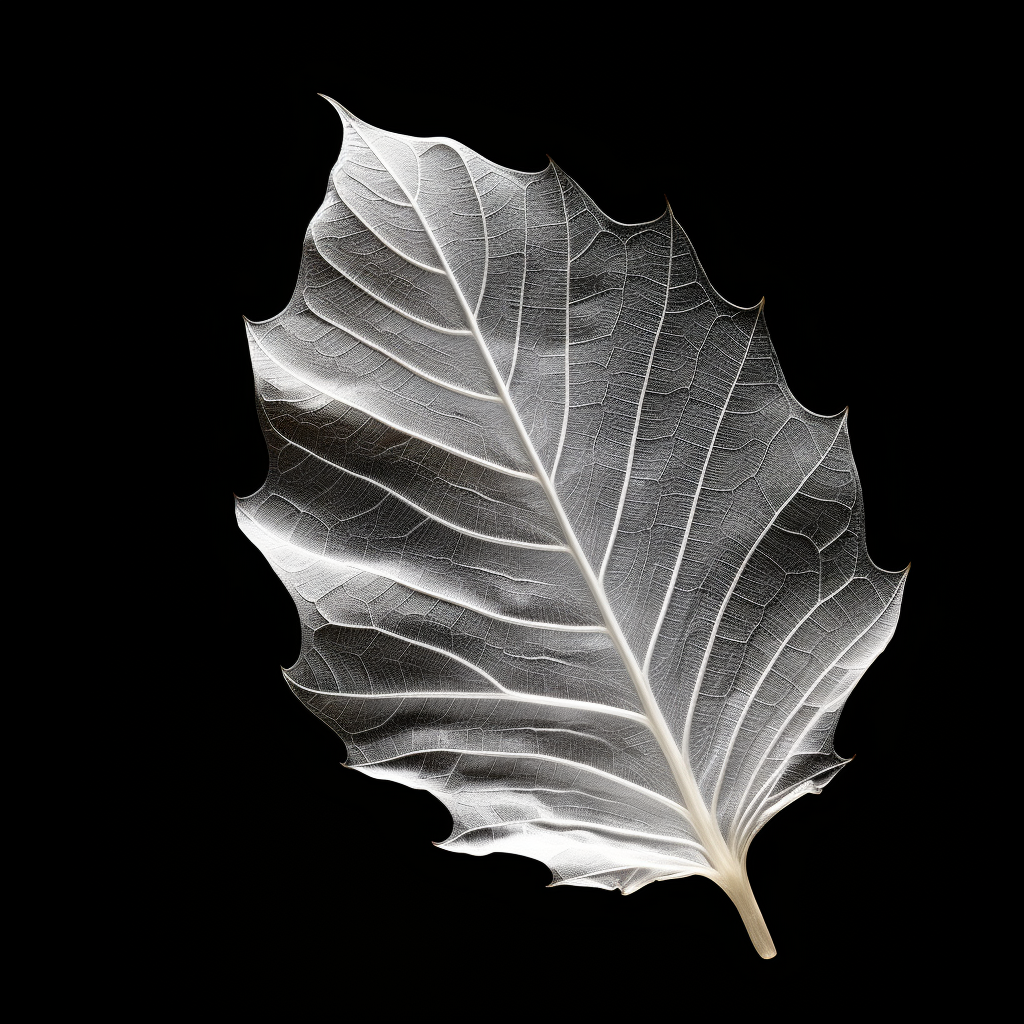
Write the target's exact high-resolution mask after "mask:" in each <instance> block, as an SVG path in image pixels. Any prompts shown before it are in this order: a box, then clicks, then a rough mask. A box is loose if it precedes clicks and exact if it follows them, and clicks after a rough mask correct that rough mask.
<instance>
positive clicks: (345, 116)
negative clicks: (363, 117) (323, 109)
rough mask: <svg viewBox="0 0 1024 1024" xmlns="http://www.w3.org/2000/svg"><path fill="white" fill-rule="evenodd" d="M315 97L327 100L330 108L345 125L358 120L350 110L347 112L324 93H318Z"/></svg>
mask: <svg viewBox="0 0 1024 1024" xmlns="http://www.w3.org/2000/svg"><path fill="white" fill-rule="evenodd" d="M317 96H319V97H320V98H321V99H325V100H327V102H328V103H330V105H331V106H332V107H334V109H335V110H336V111H337V112H338V116H339V117H340V118H341V120H342V123H345V122H347V121H358V120H359V118H358V117H356V116H355V114H353V113H352V111H351V110H348V109H346V108H345V107H343V106H342V105H341V104H340V103H339V102H338V101H337V100H335V99H332V98H331V97H330V96H328V95H327V94H326V93H322V92H318V93H317Z"/></svg>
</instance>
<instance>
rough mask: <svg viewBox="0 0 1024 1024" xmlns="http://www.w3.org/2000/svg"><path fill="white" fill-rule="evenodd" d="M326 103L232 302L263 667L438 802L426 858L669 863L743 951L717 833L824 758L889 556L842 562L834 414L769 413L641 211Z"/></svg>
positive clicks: (749, 354)
mask: <svg viewBox="0 0 1024 1024" xmlns="http://www.w3.org/2000/svg"><path fill="white" fill-rule="evenodd" d="M331 102H332V103H333V101H331ZM334 105H335V106H336V107H337V109H338V111H339V113H340V114H341V116H342V120H343V122H344V125H345V138H344V145H343V148H342V151H341V156H340V158H339V161H338V163H337V164H336V166H335V168H334V170H333V172H332V175H331V181H330V184H329V186H328V192H327V196H326V198H325V200H324V202H323V204H322V206H321V207H320V209H319V211H318V212H317V214H316V216H315V217H314V219H313V222H312V224H311V226H310V229H309V231H308V232H307V235H306V240H305V245H304V250H303V257H302V265H301V268H300V272H299V280H298V284H297V286H296V289H295V292H294V294H293V296H292V298H291V300H290V301H289V303H288V305H287V307H286V308H285V310H284V311H283V312H282V313H281V314H280V315H279V316H276V317H273V318H271V319H269V320H266V321H263V322H261V323H250V322H248V321H247V332H248V336H249V343H250V350H251V355H252V362H253V368H254V372H255V378H256V387H257V396H258V406H259V413H260V418H261V422H262V425H263V429H264V432H265V435H266V439H267V444H268V447H269V449H270V472H269V475H268V478H267V481H266V483H265V484H264V486H263V487H262V488H261V489H260V490H259V491H258V492H257V493H256V494H254V495H252V496H251V497H249V498H246V499H242V500H239V502H238V506H237V508H238V517H239V522H240V524H241V526H242V528H243V529H244V530H245V532H246V533H247V535H248V536H249V537H250V538H251V539H252V541H253V542H254V543H255V544H256V545H257V546H258V547H259V548H260V549H261V550H262V551H263V553H264V554H265V555H266V557H267V558H268V560H269V561H270V562H271V564H272V565H273V567H274V569H275V570H276V571H277V573H278V575H279V576H280V577H281V579H282V580H283V581H284V583H285V585H286V586H287V588H288V590H289V591H290V593H291V594H292V596H293V598H294V600H295V602H296V604H297V606H298V609H299V615H300V619H301V623H302V648H301V652H300V655H299V658H298V660H297V662H296V663H295V665H294V666H293V667H292V668H290V669H288V670H287V671H286V673H285V676H286V679H287V680H288V682H289V685H290V686H291V687H292V689H293V691H294V692H295V693H296V695H297V696H298V697H299V698H300V699H301V700H302V701H303V702H304V703H305V704H306V706H307V707H309V708H310V709H311V710H312V711H314V712H315V713H316V714H317V715H319V716H320V717H321V718H322V719H323V720H324V721H326V722H327V723H328V724H329V725H331V727H332V728H334V729H335V730H336V731H337V732H338V733H339V735H341V737H342V738H343V739H344V740H345V742H346V744H347V746H348V751H349V761H348V764H349V765H350V766H351V767H353V768H357V769H359V770H361V771H363V772H365V773H367V774H369V775H372V776H376V777H379V778H386V779H391V780H394V781H399V782H402V783H404V784H406V785H408V786H413V787H415V788H420V789H426V790H429V791H430V792H431V793H433V794H434V795H435V796H436V797H438V799H440V800H441V801H442V802H443V803H444V804H445V806H446V807H447V808H448V810H449V812H450V813H451V815H452V818H453V820H454V829H453V831H452V835H451V837H450V838H449V839H448V840H446V841H445V842H444V843H442V844H440V845H442V846H443V847H444V848H445V849H449V850H456V851H460V852H465V853H472V854H476V855H481V854H487V853H491V852H495V851H504V852H510V853H518V854H522V855H524V856H528V857H532V858H535V859H537V860H540V861H542V862H543V863H545V864H546V865H547V866H548V867H549V868H550V869H551V872H552V875H553V879H554V884H573V885H588V886H596V887H600V888H605V889H615V888H618V889H621V890H622V891H623V892H633V891H635V890H636V889H638V888H640V887H641V886H643V885H646V884H647V883H648V882H652V881H656V880H659V879H668V878H680V877H684V876H686V875H691V874H703V875H706V876H708V877H709V878H711V879H712V880H713V881H715V882H716V883H717V884H718V885H719V886H721V887H722V888H723V889H724V890H725V891H726V892H727V893H728V894H729V896H730V897H731V898H732V899H733V901H734V903H735V904H736V906H737V908H738V910H739V912H740V914H741V916H742V918H743V920H744V923H745V924H746V926H747V929H748V931H749V933H750V937H751V939H752V941H753V943H754V945H755V947H756V948H757V950H758V952H759V953H761V955H762V956H773V955H774V946H773V945H772V941H771V938H770V936H769V934H768V931H767V928H766V926H765V924H764V921H763V919H762V917H761V914H760V911H759V909H758V907H757V903H756V901H755V899H754V896H753V894H752V892H751V890H750V886H749V884H748V882H747V877H746V870H745V862H746V856H747V851H748V848H749V845H750V842H751V840H752V838H753V836H754V835H755V834H756V833H757V831H758V830H759V829H760V828H761V827H762V826H763V825H764V824H765V822H766V821H768V819H769V818H770V817H771V816H772V815H774V814H775V813H776V812H777V811H778V810H780V809H781V808H782V807H784V806H785V805H786V804H788V803H790V802H792V801H793V800H795V799H797V798H798V797H800V796H802V795H804V794H805V793H811V792H820V790H821V788H822V787H823V786H824V785H825V784H826V783H827V782H828V781H829V780H830V779H831V778H832V777H833V776H834V775H835V773H836V772H837V771H838V770H839V768H840V767H842V765H843V764H844V763H845V762H844V760H843V759H842V758H840V757H839V756H838V755H837V754H836V753H835V751H834V749H833V744H832V737H833V733H834V730H835V726H836V722H837V719H838V716H839V713H840V711H841V710H842V707H843V703H844V702H845V700H846V698H847V696H848V695H849V693H850V691H851V690H852V688H853V687H854V685H855V684H856V682H857V680H858V679H859V678H860V676H861V674H862V673H863V672H864V670H865V669H866V668H867V666H868V665H869V664H870V663H871V661H872V660H874V658H875V657H876V656H877V655H878V653H879V652H880V651H881V650H882V649H883V648H884V646H885V644H886V643H887V642H888V640H889V638H890V636H891V635H892V632H893V630H894V628H895V625H896V619H897V616H898V612H899V605H900V599H901V596H902V592H903V584H904V580H905V575H906V574H905V573H889V572H885V571H883V570H881V569H879V568H878V567H877V566H875V565H874V564H873V563H872V562H871V560H870V558H869V557H868V554H867V549H866V546H865V542H864V530H863V510H862V505H861V496H860V486H859V482H858V478H857V473H856V469H855V467H854V464H853V460H852V456H851V453H850V446H849V436H848V433H847V427H846V414H845V412H844V413H841V414H839V415H837V416H819V415H816V414H814V413H811V412H809V411H808V410H806V409H804V408H803V407H802V406H801V405H800V404H799V403H798V402H797V401H796V400H795V398H794V397H793V396H792V394H791V393H790V391H789V389H788V387H787V386H786V383H785V380H784V378H783V376H782V373H781V371H780V369H779V366H778V361H777V358H776V355H775V352H774V349H773V348H772V345H771V342H770V340H769V337H768V333H767V329H766V328H765V324H764V318H763V315H762V314H763V308H762V307H763V303H762V304H761V305H759V306H756V307H753V308H750V309H740V308H738V307H736V306H733V305H731V304H730V303H728V302H726V301H725V300H724V299H722V298H721V297H720V296H719V295H718V294H717V293H716V292H715V291H714V290H713V289H712V287H711V285H710V283H709V282H708V280H707V277H706V276H705V274H704V271H703V269H702V268H701V266H700V264H699V263H698V261H697V259H696V256H695V255H694V253H693V251H692V247H691V246H690V243H689V241H688V239H687V238H686V235H685V234H684V233H683V230H682V228H681V227H680V226H679V224H678V223H677V222H676V220H675V218H674V217H673V215H672V212H671V210H668V209H666V211H665V213H664V214H663V215H662V216H661V217H660V218H658V219H657V220H655V221H651V222H650V223H647V224H640V225H625V224H620V223H617V222H615V221H612V220H610V219H609V218H608V217H606V216H605V215H603V214H602V213H601V212H600V211H599V210H598V209H597V208H596V207H595V206H594V204H593V203H592V201H591V200H590V199H589V198H588V197H587V196H586V195H585V194H584V193H583V192H582V191H581V190H580V189H579V187H578V186H577V185H576V184H575V182H573V181H572V180H571V179H570V178H568V177H567V176H566V175H565V174H564V173H563V172H562V171H561V170H559V169H558V168H557V167H556V166H555V165H554V164H550V165H549V166H548V167H547V168H546V169H545V170H543V171H541V172H538V173H535V174H527V173H521V172H517V171H511V170H508V169H507V168H503V167H499V166H497V165H494V164H492V163H490V162H488V161H487V160H485V159H483V158H482V157H480V156H478V155H477V154H475V153H473V152H472V151H470V150H468V149H467V148H466V147H464V146H462V145H460V144H459V143H456V142H453V141H451V140H448V139H416V138H411V137H407V136H400V135H394V134H391V133H388V132H384V131H381V130H379V129H377V128H373V127H371V126H370V125H367V124H365V123H363V122H362V121H360V120H358V119H357V118H355V117H353V116H352V115H351V114H349V113H348V112H347V111H345V110H344V109H343V108H341V107H340V106H338V105H337V104H334Z"/></svg>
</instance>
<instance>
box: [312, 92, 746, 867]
mask: <svg viewBox="0 0 1024 1024" xmlns="http://www.w3.org/2000/svg"><path fill="white" fill-rule="evenodd" d="M332 102H333V101H332ZM346 113H347V112H346ZM349 124H350V125H351V121H350V122H349ZM352 128H353V130H355V125H352ZM360 138H361V139H362V141H363V142H364V143H365V145H366V146H367V147H368V148H369V149H370V151H371V152H372V153H373V155H374V156H375V157H376V158H377V159H378V160H379V161H380V163H381V166H382V167H383V168H384V169H385V170H386V171H387V172H388V174H390V175H391V178H392V179H393V180H394V182H395V184H397V185H398V187H399V188H400V189H401V190H402V192H403V193H404V195H405V196H406V198H407V199H408V200H409V205H410V206H411V207H412V210H413V211H414V213H415V214H416V216H417V218H418V219H419V221H420V223H421V224H422V225H423V230H424V231H425V232H426V235H427V238H429V239H430V244H431V245H432V246H433V248H434V251H435V252H436V253H437V257H438V259H439V260H440V261H441V266H442V267H443V268H444V272H445V275H446V276H447V278H448V281H449V283H450V284H451V287H452V291H453V292H454V293H455V296H456V298H457V299H458V302H459V305H460V307H461V308H462V313H463V316H464V317H465V320H466V323H467V324H468V325H469V327H470V331H471V332H472V334H473V337H474V338H475V339H476V342H477V346H478V347H479V349H480V353H481V355H482V356H483V359H484V362H485V363H486V365H487V369H488V372H489V373H490V375H491V379H492V381H493V383H494V387H495V389H496V390H497V393H498V395H499V397H500V398H501V400H502V402H503V404H504V406H505V408H506V409H507V410H508V414H509V418H510V419H511V420H512V423H513V425H514V426H515V428H516V432H517V433H518V435H519V439H520V442H521V443H522V445H523V449H524V450H525V452H526V453H527V456H528V457H529V459H530V462H531V464H532V465H533V469H534V473H535V474H536V476H537V479H538V481H539V482H540V485H541V487H542V488H543V489H544V494H545V496H546V497H547V499H548V503H549V504H550V506H551V509H552V511H553V512H554V514H555V518H556V519H557V520H558V524H559V526H560V527H561V529H562V533H563V535H564V537H565V539H566V545H567V546H568V548H569V550H570V552H571V553H572V555H573V558H574V559H575V560H576V563H577V565H578V566H579V569H580V572H581V573H582V574H583V578H584V579H585V580H586V583H587V586H588V587H589V589H590V593H591V595H592V596H593V598H594V602H595V603H596V604H597V607H598V609H599V611H600V613H601V616H602V618H603V620H604V623H605V627H606V629H607V630H608V633H609V635H610V636H611V638H612V642H613V643H614V644H615V647H616V649H617V650H618V652H619V657H620V658H621V660H622V663H623V666H624V667H625V669H626V671H627V672H628V673H629V677H630V680H631V681H632V683H633V686H634V688H635V690H636V693H637V696H638V697H639V698H640V704H641V706H642V708H643V710H644V714H645V715H646V717H647V720H648V726H649V728H650V730H651V732H652V733H653V734H654V737H655V739H656V740H657V741H658V745H659V746H660V747H661V751H662V754H663V755H664V757H665V760H666V762H667V763H668V765H669V768H670V769H671V771H672V777H673V779H674V780H675V783H676V787H677V788H678V790H679V793H680V796H681V797H682V802H683V806H684V807H685V808H686V809H687V810H688V811H689V812H690V815H691V817H690V825H691V827H693V828H694V830H695V831H696V833H697V838H698V839H699V840H700V842H701V845H702V846H703V847H704V850H705V852H706V853H707V855H708V859H709V860H710V862H711V865H712V867H713V868H714V869H716V871H718V872H719V873H720V875H722V876H723V877H724V878H729V879H734V878H736V877H737V876H739V877H742V876H743V869H742V866H741V865H740V864H739V862H738V861H737V859H736V857H735V856H734V855H733V853H732V851H731V850H730V849H729V847H728V846H727V844H726V842H725V839H724V838H723V836H722V833H721V831H720V830H719V828H718V826H717V825H716V824H715V822H714V821H713V820H712V818H711V815H710V813H709V811H708V808H707V807H706V805H705V804H704V801H703V799H702V798H701V795H700V790H699V789H698V788H697V783H696V781H695V779H694V777H693V773H692V771H691V770H690V765H689V760H688V758H686V756H685V755H684V754H683V752H682V751H681V750H680V749H679V748H678V747H677V746H676V744H675V743H674V742H673V740H672V734H671V732H670V731H669V728H668V723H667V722H666V721H665V718H664V716H663V715H662V713H661V708H659V707H658V704H657V702H656V701H655V699H654V694H653V693H652V692H651V687H650V682H649V681H648V678H647V676H646V674H645V673H644V671H643V669H642V668H641V666H640V663H639V662H638V661H637V660H636V657H635V656H634V654H633V652H632V650H631V649H630V646H629V643H628V642H627V640H626V637H625V635H624V634H623V632H622V628H621V626H620V625H619V621H618V618H617V617H616V615H615V612H614V611H613V609H612V607H611V605H610V604H609V603H608V598H607V596H606V594H605V592H604V587H603V586H602V585H601V583H600V582H599V581H598V579H597V577H596V576H595V575H594V571H593V569H592V568H591V566H590V562H589V560H588V559H587V556H586V554H585V553H584V551H583V548H582V547H581V546H580V543H579V541H578V539H577V538H576V532H575V531H574V530H573V528H572V524H571V523H570V522H569V518H568V516H567V515H566V514H565V510H564V509H563V508H562V503H561V501H560V500H559V497H558V493H557V492H556V490H555V487H554V484H553V482H552V480H551V478H550V477H549V476H548V473H547V470H546V469H545V468H544V465H543V463H542V462H541V460H540V456H539V455H538V454H537V451H536V449H535V448H534V447H533V442H532V441H531V439H530V435H529V433H528V432H527V430H526V426H525V425H524V423H523V421H522V420H521V419H520V418H519V413H518V411H517V409H516V407H515V404H514V403H513V402H512V399H511V396H510V395H509V392H508V389H507V388H506V386H505V382H504V380H503V379H502V376H501V373H500V372H499V370H498V367H497V364H496V363H495V362H494V359H493V357H492V356H491V352H490V349H489V348H488V346H487V344H486V342H485V341H484V339H483V336H482V335H481V333H480V329H479V327H478V325H477V320H476V316H475V314H474V312H473V310H472V309H470V307H469V303H468V302H467V301H466V297H465V296H464V295H463V294H462V289H461V288H460V287H459V284H458V281H457V279H456V277H455V275H454V274H453V273H452V270H451V267H450V266H449V265H448V261H447V259H446V258H445V255H444V252H443V251H442V250H441V247H440V245H438V242H437V239H436V238H435V237H434V233H433V232H432V231H431V230H430V227H429V225H428V224H427V221H426V219H425V218H424V216H423V214H422V212H421V211H420V209H419V205H418V203H417V202H416V199H415V197H414V196H412V195H410V194H409V191H408V189H407V188H406V187H405V185H404V184H403V183H402V181H401V179H400V178H399V177H398V176H397V175H396V174H395V173H394V172H393V171H392V170H391V168H390V167H389V165H388V163H387V161H386V160H385V159H384V158H383V157H382V156H381V154H380V153H379V152H378V151H377V149H376V148H375V147H374V145H373V143H372V142H370V140H369V139H367V138H366V136H364V135H361V134H360ZM466 171H467V175H468V176H469V179H470V181H473V177H472V175H471V174H469V169H468V168H467V169H466ZM473 189H474V193H475V192H476V182H475V181H474V182H473ZM477 203H478V205H480V197H479V194H478V193H477ZM480 216H481V221H482V222H483V227H484V231H485V232H486V230H487V224H486V217H485V216H484V214H483V207H482V205H480ZM567 241H568V240H567ZM566 285H567V286H568V281H566ZM568 342H569V339H568V337H566V344H567V345H568Z"/></svg>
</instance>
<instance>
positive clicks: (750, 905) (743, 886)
mask: <svg viewBox="0 0 1024 1024" xmlns="http://www.w3.org/2000/svg"><path fill="white" fill-rule="evenodd" d="M715 881H716V882H717V883H718V885H719V886H720V887H721V888H722V889H723V890H724V891H725V893H726V895H727V896H728V897H729V899H731V900H732V901H733V903H734V904H735V906H736V909H737V910H738V911H739V913H740V918H741V919H742V921H743V924H744V926H745V927H746V929H747V935H749V936H750V941H751V942H752V943H753V944H754V948H755V949H756V950H757V952H758V953H759V954H760V955H761V956H762V957H763V958H764V959H765V960H770V959H771V958H772V957H773V956H775V943H774V942H772V937H771V935H770V934H769V933H768V926H767V925H766V924H765V923H764V917H762V916H761V908H760V907H759V906H758V905H757V900H756V899H754V891H753V889H751V888H750V882H749V881H748V880H747V873H746V871H744V870H743V868H742V867H740V869H739V871H738V872H736V873H735V874H732V875H719V876H718V878H716V879H715Z"/></svg>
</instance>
